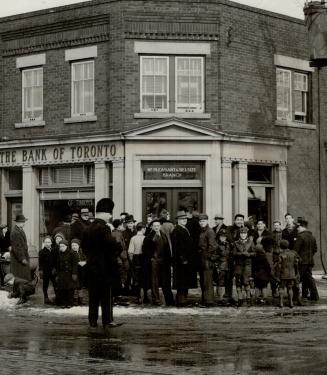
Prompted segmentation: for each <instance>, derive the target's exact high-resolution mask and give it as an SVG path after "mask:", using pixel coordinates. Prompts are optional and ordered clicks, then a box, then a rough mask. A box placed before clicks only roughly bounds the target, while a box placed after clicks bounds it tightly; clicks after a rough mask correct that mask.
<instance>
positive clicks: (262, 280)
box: [252, 243, 271, 305]
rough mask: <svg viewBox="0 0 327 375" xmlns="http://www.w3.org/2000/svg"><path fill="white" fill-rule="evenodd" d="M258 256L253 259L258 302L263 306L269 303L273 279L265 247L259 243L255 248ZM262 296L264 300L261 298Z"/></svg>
mask: <svg viewBox="0 0 327 375" xmlns="http://www.w3.org/2000/svg"><path fill="white" fill-rule="evenodd" d="M255 251H256V254H255V256H254V258H253V262H252V267H253V275H254V285H255V287H256V292H257V293H256V294H257V297H258V299H257V302H258V303H260V304H261V305H264V304H266V303H267V297H268V283H269V281H270V279H271V268H270V264H269V261H268V259H267V253H266V252H265V250H264V248H263V245H262V244H261V243H258V244H257V245H256V246H255ZM260 296H262V298H259V297H260Z"/></svg>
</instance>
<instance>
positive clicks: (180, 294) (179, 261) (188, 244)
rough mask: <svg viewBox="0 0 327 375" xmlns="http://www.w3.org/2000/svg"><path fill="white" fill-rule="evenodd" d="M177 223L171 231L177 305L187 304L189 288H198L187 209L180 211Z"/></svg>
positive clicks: (194, 254)
mask: <svg viewBox="0 0 327 375" xmlns="http://www.w3.org/2000/svg"><path fill="white" fill-rule="evenodd" d="M176 219H177V225H176V226H175V228H174V230H173V231H172V233H171V244H172V255H173V289H176V290H177V294H176V306H179V307H182V306H185V305H186V304H187V297H188V290H189V289H193V288H197V270H196V263H195V261H196V258H197V257H196V255H197V254H196V253H195V251H194V246H193V243H192V237H191V234H190V232H189V230H188V229H187V227H186V224H187V215H186V213H185V211H178V212H177V215H176Z"/></svg>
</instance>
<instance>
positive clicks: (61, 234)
mask: <svg viewBox="0 0 327 375" xmlns="http://www.w3.org/2000/svg"><path fill="white" fill-rule="evenodd" d="M57 237H61V238H62V239H63V240H64V239H65V236H64V234H63V233H62V232H57V233H56V234H55V235H54V239H56V238H57Z"/></svg>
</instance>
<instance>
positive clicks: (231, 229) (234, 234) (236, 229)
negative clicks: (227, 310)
mask: <svg viewBox="0 0 327 375" xmlns="http://www.w3.org/2000/svg"><path fill="white" fill-rule="evenodd" d="M243 227H244V215H242V214H236V215H235V216H234V223H233V225H230V226H228V227H227V229H226V235H227V240H228V242H229V243H230V244H231V246H232V247H233V246H234V242H235V241H237V240H238V239H239V238H240V230H241V228H243ZM234 267H235V265H234V251H232V255H231V256H230V257H229V265H228V274H227V275H228V277H227V280H226V287H225V289H226V295H227V297H228V300H229V302H230V303H234V302H235V301H234V298H233V283H234Z"/></svg>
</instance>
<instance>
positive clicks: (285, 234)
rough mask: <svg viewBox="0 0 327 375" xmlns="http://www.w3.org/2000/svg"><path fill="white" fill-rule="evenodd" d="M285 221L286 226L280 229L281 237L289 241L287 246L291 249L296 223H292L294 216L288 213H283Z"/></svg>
mask: <svg viewBox="0 0 327 375" xmlns="http://www.w3.org/2000/svg"><path fill="white" fill-rule="evenodd" d="M285 221H286V226H285V228H284V229H283V230H282V239H283V240H287V241H288V243H289V248H290V249H291V250H293V248H294V245H295V241H296V237H297V229H296V225H295V223H294V218H293V216H292V215H291V214H290V213H286V214H285Z"/></svg>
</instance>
